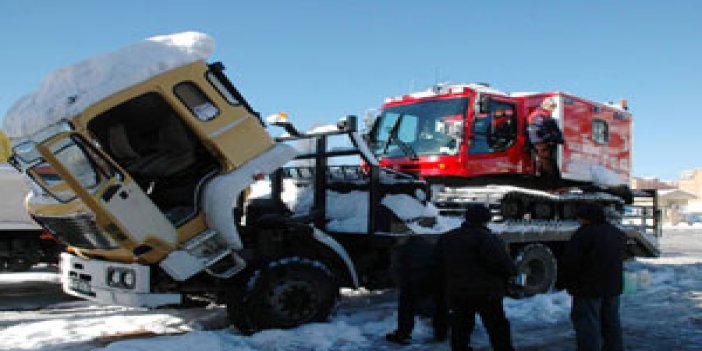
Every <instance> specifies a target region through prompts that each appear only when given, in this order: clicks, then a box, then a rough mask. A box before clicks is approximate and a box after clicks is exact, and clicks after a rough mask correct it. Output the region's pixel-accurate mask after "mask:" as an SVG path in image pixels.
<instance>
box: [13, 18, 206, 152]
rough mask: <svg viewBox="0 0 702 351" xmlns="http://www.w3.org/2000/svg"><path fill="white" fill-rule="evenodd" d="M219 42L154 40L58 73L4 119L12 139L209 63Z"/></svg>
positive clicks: (193, 37) (183, 37) (188, 36)
mask: <svg viewBox="0 0 702 351" xmlns="http://www.w3.org/2000/svg"><path fill="white" fill-rule="evenodd" d="M213 51H214V40H213V39H212V38H210V37H209V36H208V35H206V34H203V33H198V32H183V33H177V34H172V35H162V36H156V37H151V38H148V39H146V40H143V41H141V42H139V43H136V44H133V45H130V46H127V47H124V48H122V49H119V50H116V51H114V52H111V53H108V54H103V55H100V56H95V57H93V58H89V59H87V60H84V61H81V62H78V63H75V64H73V65H70V66H67V67H64V68H62V69H59V70H56V71H54V72H53V73H51V74H50V75H49V76H48V77H46V78H45V79H44V80H43V81H42V82H41V83H40V85H39V88H38V89H37V90H36V91H35V92H34V93H32V94H30V95H27V96H24V97H22V98H21V99H20V100H18V101H17V102H16V103H15V104H14V105H13V106H12V107H11V108H10V110H9V111H8V113H7V115H6V116H5V122H4V129H5V131H6V132H7V135H8V136H9V137H10V138H13V139H16V138H24V137H28V136H30V135H32V134H34V133H36V132H38V131H39V130H41V129H43V128H44V127H46V126H49V125H51V124H54V123H56V122H58V121H60V120H61V119H64V118H69V117H72V116H75V115H77V114H79V113H81V112H82V111H83V110H85V109H86V108H87V107H89V106H90V105H92V104H94V103H95V102H97V101H99V100H101V99H104V98H106V97H108V96H110V95H113V94H114V93H117V92H119V91H121V90H123V89H125V88H128V87H130V86H132V85H135V84H138V83H141V82H143V81H145V80H147V79H149V78H151V77H154V76H156V75H159V74H161V73H164V72H166V71H169V70H172V69H174V68H178V67H181V66H184V65H186V64H189V63H193V62H196V61H199V60H204V59H206V58H207V57H209V56H210V54H211V53H212V52H213Z"/></svg>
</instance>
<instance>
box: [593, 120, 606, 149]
mask: <svg viewBox="0 0 702 351" xmlns="http://www.w3.org/2000/svg"><path fill="white" fill-rule="evenodd" d="M592 140H593V141H594V142H595V143H597V144H608V143H609V126H608V125H607V122H605V121H603V120H601V119H593V120H592Z"/></svg>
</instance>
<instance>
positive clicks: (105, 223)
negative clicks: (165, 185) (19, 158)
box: [30, 132, 178, 254]
mask: <svg viewBox="0 0 702 351" xmlns="http://www.w3.org/2000/svg"><path fill="white" fill-rule="evenodd" d="M37 150H38V151H39V153H40V154H41V156H42V157H43V159H44V160H46V162H48V163H49V165H50V166H51V167H52V168H53V169H54V170H56V173H58V175H59V176H60V180H58V181H54V182H53V184H51V186H50V187H48V188H47V190H48V191H49V192H50V193H52V195H54V197H55V198H56V199H57V200H59V201H61V202H68V201H71V200H72V199H74V198H75V197H76V196H77V197H78V198H80V200H82V201H83V203H84V204H85V205H86V206H87V207H88V208H89V209H90V210H92V211H93V212H94V213H95V217H96V222H97V224H98V226H99V227H100V228H102V229H103V230H105V231H106V232H107V233H108V234H109V235H110V236H112V238H113V239H114V240H115V241H116V242H117V243H119V244H120V245H122V246H124V247H126V248H129V249H135V248H137V247H142V248H141V249H139V250H141V251H142V252H143V251H144V250H146V251H151V250H152V249H156V250H157V251H162V252H164V254H165V253H166V252H167V251H170V250H171V249H173V248H174V247H175V245H176V244H177V239H178V236H177V232H176V229H175V227H174V226H173V224H171V222H169V221H168V219H167V218H166V216H165V215H164V214H163V213H162V212H161V211H160V210H159V209H158V208H157V207H156V205H154V203H153V202H152V201H151V199H149V197H148V196H147V195H146V194H145V193H144V191H143V190H142V189H141V188H140V187H139V186H138V184H137V183H136V182H134V180H133V179H132V178H130V177H129V175H128V174H127V173H126V172H124V171H122V170H121V169H120V168H119V167H118V166H117V165H116V164H115V163H114V162H113V161H112V160H111V159H110V158H109V157H108V156H107V155H106V154H104V153H103V152H101V151H100V150H98V149H96V148H95V147H93V146H92V145H91V144H90V143H89V142H88V141H87V140H86V139H84V138H83V137H82V136H81V135H80V134H78V133H75V132H64V133H61V134H58V135H57V136H55V137H53V138H51V139H49V140H47V141H45V142H43V143H41V144H39V145H37ZM30 175H31V174H30ZM57 189H64V191H62V192H56V190H57ZM66 189H69V191H66ZM70 190H72V191H70ZM135 254H137V253H136V252H135Z"/></svg>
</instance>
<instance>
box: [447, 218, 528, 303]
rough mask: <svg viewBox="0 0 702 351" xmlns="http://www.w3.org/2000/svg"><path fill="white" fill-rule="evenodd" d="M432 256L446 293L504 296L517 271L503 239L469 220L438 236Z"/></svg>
mask: <svg viewBox="0 0 702 351" xmlns="http://www.w3.org/2000/svg"><path fill="white" fill-rule="evenodd" d="M435 258H436V261H437V264H438V266H439V267H440V269H441V273H442V274H443V279H444V284H445V287H446V292H447V293H448V294H449V295H498V296H503V295H504V294H505V292H506V287H507V280H508V279H509V277H510V276H513V275H515V274H516V273H517V268H516V267H515V266H514V263H513V262H512V259H511V258H510V256H509V255H508V254H507V251H506V245H505V243H504V242H503V241H502V239H500V238H499V237H498V236H497V235H494V234H492V233H491V232H490V230H489V229H488V228H487V227H485V226H484V225H483V224H477V223H472V222H470V221H465V222H463V224H462V225H461V227H459V228H456V229H454V230H451V231H449V232H447V233H445V234H443V235H441V237H440V238H439V241H438V243H437V244H436V250H435Z"/></svg>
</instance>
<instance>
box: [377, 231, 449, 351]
mask: <svg viewBox="0 0 702 351" xmlns="http://www.w3.org/2000/svg"><path fill="white" fill-rule="evenodd" d="M433 252H434V245H433V244H432V243H430V242H428V241H427V239H426V238H423V237H421V236H418V235H414V236H409V237H407V238H405V241H404V242H403V243H401V244H400V245H398V247H396V248H395V250H394V252H393V262H392V268H393V270H394V273H395V277H396V280H397V284H398V287H399V299H398V300H399V301H398V304H397V329H396V330H395V331H394V332H392V333H390V334H387V335H386V336H385V338H386V339H387V340H388V341H390V342H393V343H397V344H408V343H409V341H410V339H411V335H412V330H413V329H414V317H415V315H417V314H418V313H417V312H418V307H419V304H420V303H421V302H424V301H426V300H431V301H430V302H431V303H432V304H433V305H434V306H433V307H434V308H433V310H434V311H433V318H432V323H433V326H434V339H435V340H436V341H443V340H445V339H446V335H447V328H448V309H447V307H446V302H445V299H444V294H443V291H442V289H441V284H440V279H438V277H437V275H436V273H435V269H436V266H435V264H434V261H433V256H432V255H433Z"/></svg>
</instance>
